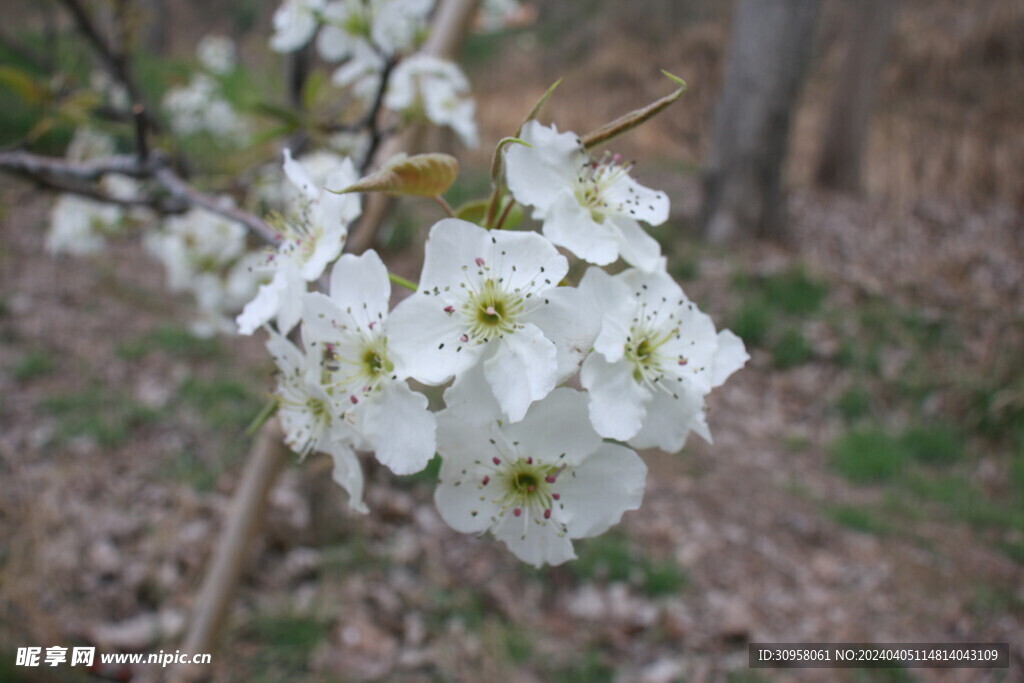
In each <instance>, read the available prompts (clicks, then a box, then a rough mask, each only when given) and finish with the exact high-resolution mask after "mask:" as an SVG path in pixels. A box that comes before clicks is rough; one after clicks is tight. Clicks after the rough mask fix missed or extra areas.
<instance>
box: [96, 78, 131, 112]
mask: <svg viewBox="0 0 1024 683" xmlns="http://www.w3.org/2000/svg"><path fill="white" fill-rule="evenodd" d="M89 88H90V89H91V90H93V91H94V92H96V93H99V95H100V96H101V97H102V98H103V100H104V102H106V103H107V104H109V105H110V106H112V107H114V108H115V109H121V110H126V109H128V108H129V107H131V97H129V95H128V90H127V89H126V88H125V87H124V85H123V84H122V83H120V82H119V81H117V80H115V79H114V78H111V76H110V74H109V73H108V72H107V71H106V70H105V69H96V70H94V71H92V72H91V73H90V74H89Z"/></svg>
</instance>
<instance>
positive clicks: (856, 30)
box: [814, 0, 899, 192]
mask: <svg viewBox="0 0 1024 683" xmlns="http://www.w3.org/2000/svg"><path fill="white" fill-rule="evenodd" d="M898 4H899V2H898V0H848V2H847V3H846V12H847V27H846V37H845V40H846V52H845V54H844V56H843V64H842V67H840V72H839V80H838V83H837V85H836V90H835V94H834V95H833V96H832V108H831V111H830V113H829V118H828V121H827V122H826V124H825V126H826V127H825V137H824V141H823V143H822V148H821V157H820V158H819V160H818V167H817V170H816V171H815V176H814V179H815V182H817V183H818V184H819V185H822V186H824V187H830V188H833V189H837V190H845V191H847V192H860V191H861V190H862V189H863V177H862V172H861V166H862V162H863V159H864V151H865V149H866V147H867V139H868V131H869V130H870V127H871V111H872V109H873V107H874V102H875V94H876V93H877V91H878V82H879V80H880V77H881V75H882V67H883V66H884V65H885V57H886V52H887V48H888V45H889V35H890V34H891V29H892V22H893V15H894V14H895V13H896V7H897V5H898Z"/></svg>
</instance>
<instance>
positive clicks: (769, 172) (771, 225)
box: [703, 0, 821, 243]
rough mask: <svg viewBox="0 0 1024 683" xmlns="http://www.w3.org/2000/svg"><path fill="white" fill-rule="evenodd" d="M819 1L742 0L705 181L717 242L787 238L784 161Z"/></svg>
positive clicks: (709, 224) (707, 215)
mask: <svg viewBox="0 0 1024 683" xmlns="http://www.w3.org/2000/svg"><path fill="white" fill-rule="evenodd" d="M820 4H821V3H820V0H771V1H770V2H768V1H765V0H739V2H738V3H737V5H736V10H735V12H736V13H735V16H734V18H733V29H732V38H731V45H730V47H729V57H728V63H727V65H726V72H725V82H724V84H723V86H722V94H721V95H720V96H719V100H718V105H717V107H716V109H715V120H714V133H713V138H712V147H711V158H710V161H709V164H708V170H707V172H706V174H705V178H704V188H705V197H704V212H703V224H704V231H705V234H706V236H707V237H708V239H709V240H711V241H712V242H716V243H722V242H730V241H735V240H738V239H741V238H744V237H749V236H754V235H757V236H761V237H769V238H773V239H781V238H782V237H783V236H784V235H783V217H784V216H783V213H784V212H783V209H784V207H785V202H784V198H783V193H782V187H781V175H782V166H783V161H784V160H785V157H786V149H787V146H788V143H787V141H788V137H789V122H790V118H791V115H792V110H793V105H794V103H795V102H796V99H797V95H798V94H799V92H800V86H801V84H802V82H803V76H804V72H805V68H804V67H805V64H806V62H807V60H808V57H809V55H810V52H811V46H812V42H813V41H812V39H813V36H814V25H815V20H816V19H817V16H818V9H819V7H820Z"/></svg>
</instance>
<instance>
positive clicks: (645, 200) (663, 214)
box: [603, 175, 668, 225]
mask: <svg viewBox="0 0 1024 683" xmlns="http://www.w3.org/2000/svg"><path fill="white" fill-rule="evenodd" d="M603 197H604V199H605V200H606V201H607V202H608V204H609V205H610V206H622V210H621V212H620V213H619V215H621V216H624V217H628V218H633V219H636V220H638V221H646V222H647V223H650V224H651V225H661V224H662V223H664V222H665V221H666V220H668V195H667V194H665V193H664V192H658V191H656V190H652V189H650V188H647V187H644V186H643V185H640V184H639V183H637V182H636V181H635V180H633V179H632V178H630V177H629V176H627V175H624V176H622V178H620V179H619V180H618V181H617V182H616V183H615V184H614V185H612V186H611V187H609V188H608V189H607V190H605V192H604V194H603Z"/></svg>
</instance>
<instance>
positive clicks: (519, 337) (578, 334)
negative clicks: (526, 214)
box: [389, 218, 597, 422]
mask: <svg viewBox="0 0 1024 683" xmlns="http://www.w3.org/2000/svg"><path fill="white" fill-rule="evenodd" d="M567 269H568V263H567V261H566V260H565V257H564V256H562V255H561V254H559V253H558V251H557V250H556V249H555V248H554V246H553V245H552V244H551V243H550V242H548V241H547V240H546V239H544V238H543V237H542V236H540V235H537V234H536V233H520V232H502V231H492V232H488V231H487V230H484V229H483V228H481V227H478V226H476V225H473V224H472V223H468V222H466V221H462V220H459V219H455V218H448V219H444V220H442V221H440V222H439V223H437V224H436V225H435V226H434V227H433V228H432V229H431V231H430V236H429V238H428V239H427V243H426V247H425V257H424V264H423V272H422V274H421V276H420V284H419V291H418V292H417V293H416V294H414V295H412V296H410V297H409V298H408V299H406V300H405V301H403V302H402V303H400V304H399V305H398V306H397V307H396V308H395V310H394V311H393V312H392V314H391V320H390V323H389V330H390V344H391V349H392V353H393V355H394V357H395V358H396V359H397V360H396V363H397V362H400V363H401V364H402V366H403V367H404V368H406V369H407V371H408V373H409V375H410V376H411V377H413V378H414V379H417V380H419V381H420V382H423V383H425V384H432V385H437V384H443V383H444V382H447V381H448V380H449V379H451V378H452V377H459V376H460V375H462V374H463V373H465V372H466V371H468V370H470V369H471V368H472V367H473V366H474V365H476V364H477V363H478V362H479V363H483V366H484V376H485V377H486V379H487V383H488V385H489V390H490V391H491V392H493V395H494V398H495V399H496V400H497V402H498V404H499V405H500V406H501V409H502V410H503V411H504V413H505V415H506V416H507V418H508V419H509V420H511V421H513V422H516V421H518V420H521V419H522V418H523V415H525V414H526V410H527V408H528V407H529V405H530V403H532V402H533V401H537V400H539V399H541V398H543V397H544V396H547V395H548V393H550V391H551V390H552V389H553V388H554V387H555V384H556V383H557V382H558V381H560V380H561V379H563V378H564V376H565V375H566V373H570V374H571V372H572V370H573V369H574V367H575V362H576V361H578V359H579V356H580V354H581V351H580V349H581V348H582V349H587V348H589V346H590V344H589V339H592V338H593V337H592V336H590V337H589V339H587V337H588V336H589V333H591V332H594V333H596V329H597V325H596V313H595V314H594V320H593V321H591V320H589V319H588V316H587V312H588V311H590V310H592V309H589V308H588V307H587V306H585V305H584V304H583V302H582V298H581V297H580V295H579V291H578V290H576V289H573V288H569V287H558V286H557V285H558V283H559V281H561V279H562V278H563V277H564V276H565V274H566V272H567ZM567 320H578V321H579V322H578V325H577V327H575V328H573V329H570V326H569V325H567V324H565V321H567Z"/></svg>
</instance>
